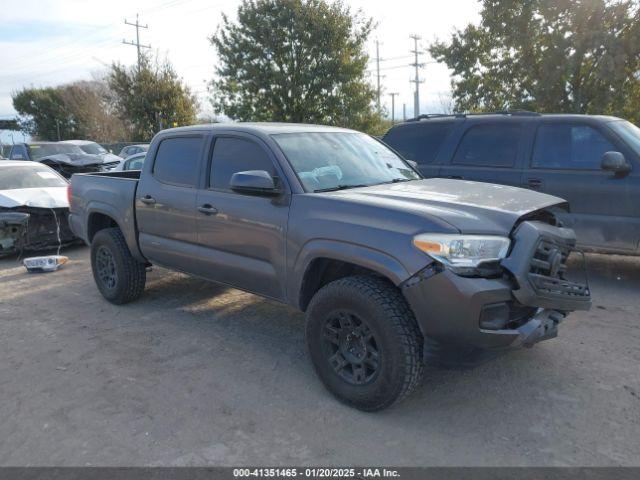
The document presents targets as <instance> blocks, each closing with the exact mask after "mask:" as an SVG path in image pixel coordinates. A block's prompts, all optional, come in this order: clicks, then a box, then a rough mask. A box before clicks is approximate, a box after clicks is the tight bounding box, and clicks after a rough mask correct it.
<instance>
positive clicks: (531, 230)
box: [501, 222, 591, 312]
mask: <svg viewBox="0 0 640 480" xmlns="http://www.w3.org/2000/svg"><path fill="white" fill-rule="evenodd" d="M513 238H514V245H513V249H512V251H511V254H510V255H509V257H507V258H505V259H504V260H503V261H502V262H501V265H502V267H503V268H504V269H506V270H507V271H509V272H510V273H511V274H512V275H513V278H514V279H515V281H516V282H517V284H518V285H517V288H516V289H514V291H513V296H514V297H515V298H516V299H517V300H518V302H519V303H521V304H522V305H527V306H534V307H541V308H552V309H557V310H562V311H567V312H569V311H574V310H589V308H591V293H590V291H589V286H588V284H587V283H586V270H585V271H584V272H583V275H584V278H585V283H577V282H574V281H570V280H567V279H565V278H564V274H565V273H566V263H565V262H566V260H567V257H568V256H569V253H570V252H571V251H573V250H574V249H575V244H576V237H575V234H574V232H573V230H570V229H568V228H559V227H554V226H552V225H548V224H546V223H542V222H523V223H521V224H520V225H519V226H518V228H517V229H516V230H515V232H514V234H513Z"/></svg>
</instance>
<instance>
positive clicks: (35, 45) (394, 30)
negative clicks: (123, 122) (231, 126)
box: [0, 0, 480, 119]
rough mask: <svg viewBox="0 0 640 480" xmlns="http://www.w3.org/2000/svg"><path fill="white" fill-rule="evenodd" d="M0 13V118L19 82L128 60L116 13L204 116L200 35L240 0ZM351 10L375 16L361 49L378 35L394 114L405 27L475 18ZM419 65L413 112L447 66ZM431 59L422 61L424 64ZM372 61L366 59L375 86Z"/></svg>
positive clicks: (69, 2)
mask: <svg viewBox="0 0 640 480" xmlns="http://www.w3.org/2000/svg"><path fill="white" fill-rule="evenodd" d="M0 3H1V6H2V8H1V12H0V118H10V117H13V116H14V115H15V113H16V112H15V110H14V109H13V106H12V103H11V93H12V92H15V91H16V90H19V89H21V88H23V87H30V86H34V87H44V86H55V85H60V84H63V83H67V82H72V81H75V80H81V79H91V78H92V76H94V75H96V74H99V72H100V71H104V70H105V69H106V67H107V66H108V65H109V64H111V63H112V62H121V63H124V64H127V65H130V64H133V63H135V61H136V48H135V47H133V46H130V45H125V44H123V43H122V41H123V40H124V39H126V40H128V41H131V40H135V33H136V32H135V28H134V27H131V26H128V25H125V23H124V21H125V19H126V20H128V21H130V22H135V19H136V14H139V18H140V23H141V24H144V25H148V28H147V29H140V41H141V43H143V44H147V45H151V48H152V50H153V52H154V53H157V54H159V55H160V56H161V57H164V56H166V57H167V58H168V59H169V60H170V61H171V62H172V63H173V65H174V67H175V69H176V71H177V72H178V74H179V75H180V76H181V77H182V79H183V80H184V82H185V83H186V84H187V85H189V87H190V88H191V89H192V91H193V92H194V93H195V94H196V95H197V96H198V98H199V100H200V104H201V113H203V114H208V115H210V114H213V111H212V110H211V107H210V105H209V103H208V100H207V98H208V94H207V89H206V83H207V82H208V81H209V80H211V79H212V78H213V75H214V66H215V63H216V55H215V51H214V49H213V47H212V46H211V45H210V42H209V41H208V37H210V36H211V35H212V34H213V33H214V32H215V31H216V29H217V27H218V25H219V24H220V21H221V15H222V13H226V14H227V15H228V16H229V17H230V18H236V11H237V7H238V5H239V4H240V0H155V1H152V0H139V1H135V0H109V1H105V0H99V1H98V0H64V1H63V0H57V1H54V0H1V2H0ZM345 3H346V4H347V5H348V6H350V7H351V8H352V10H358V9H361V10H362V12H363V13H364V14H365V15H367V16H369V17H371V18H373V19H374V21H375V22H376V23H377V27H376V30H375V31H374V32H373V34H372V35H371V38H370V41H369V42H368V45H367V48H368V50H369V53H370V56H371V58H372V59H373V58H374V57H375V55H376V53H375V52H376V49H375V40H376V39H378V40H379V42H380V57H381V58H382V62H381V63H380V67H381V72H380V73H381V74H382V75H384V78H382V80H381V83H382V87H383V92H384V94H383V96H382V99H381V103H382V104H383V105H384V106H386V108H387V110H388V111H389V113H390V112H391V97H390V96H389V95H388V93H391V92H397V93H398V94H399V95H398V96H397V97H396V114H395V115H396V119H399V118H401V117H402V104H403V103H405V104H406V108H407V116H409V117H410V116H412V115H413V89H414V84H412V83H410V82H409V80H410V79H411V78H413V75H414V71H413V69H412V67H410V66H409V65H408V64H409V63H410V62H412V58H410V55H411V54H410V50H411V49H412V48H413V40H411V39H410V38H409V35H411V34H417V35H420V36H421V37H422V40H421V41H420V43H419V47H420V48H421V49H422V50H425V49H426V47H427V46H428V45H429V44H430V43H431V42H433V41H434V40H436V39H447V38H449V37H450V35H451V33H453V32H454V30H455V29H456V28H463V27H464V26H465V25H467V24H468V23H470V22H477V21H478V19H479V10H480V7H479V3H478V2H477V1H476V0H447V1H442V0H393V1H390V0H345ZM420 60H421V61H422V62H427V64H426V65H425V67H424V68H423V69H421V71H420V75H421V78H422V79H424V80H425V82H424V83H422V84H421V85H420V96H421V102H420V103H421V113H426V112H438V111H441V110H442V103H443V99H445V102H446V98H447V96H448V95H449V92H450V72H449V71H448V69H447V68H446V66H444V65H441V64H436V63H432V62H433V60H432V59H431V58H429V57H428V54H426V53H425V54H423V55H422V56H421V59H420ZM430 62H431V63H430ZM374 67H375V62H374V61H371V62H370V71H371V77H370V78H371V82H372V83H373V84H375V76H374V73H375V70H374Z"/></svg>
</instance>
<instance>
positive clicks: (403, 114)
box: [402, 103, 407, 122]
mask: <svg viewBox="0 0 640 480" xmlns="http://www.w3.org/2000/svg"><path fill="white" fill-rule="evenodd" d="M402 121H403V122H406V121H407V104H406V103H403V104H402Z"/></svg>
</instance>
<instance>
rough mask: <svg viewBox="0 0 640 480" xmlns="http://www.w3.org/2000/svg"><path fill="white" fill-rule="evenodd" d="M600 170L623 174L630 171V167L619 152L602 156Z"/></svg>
mask: <svg viewBox="0 0 640 480" xmlns="http://www.w3.org/2000/svg"><path fill="white" fill-rule="evenodd" d="M602 169H603V170H607V171H609V172H613V173H616V174H625V173H629V172H630V171H631V165H629V162H628V161H627V159H626V158H624V155H623V154H621V153H620V152H606V153H605V154H604V155H603V156H602Z"/></svg>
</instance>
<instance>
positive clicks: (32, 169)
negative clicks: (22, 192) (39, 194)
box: [0, 164, 67, 190]
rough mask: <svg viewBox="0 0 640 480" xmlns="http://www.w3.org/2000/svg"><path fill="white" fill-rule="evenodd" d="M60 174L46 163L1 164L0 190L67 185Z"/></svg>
mask: <svg viewBox="0 0 640 480" xmlns="http://www.w3.org/2000/svg"><path fill="white" fill-rule="evenodd" d="M66 186H67V182H65V181H64V180H63V179H62V178H60V175H58V174H57V173H55V172H53V171H52V170H51V169H50V168H49V167H46V166H44V165H33V166H32V165H25V166H22V165H21V166H14V165H10V166H4V165H2V164H0V190H16V189H19V188H47V187H66Z"/></svg>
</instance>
